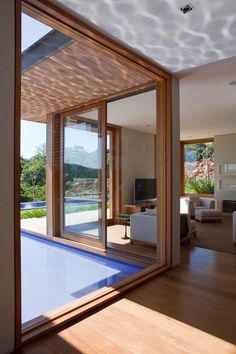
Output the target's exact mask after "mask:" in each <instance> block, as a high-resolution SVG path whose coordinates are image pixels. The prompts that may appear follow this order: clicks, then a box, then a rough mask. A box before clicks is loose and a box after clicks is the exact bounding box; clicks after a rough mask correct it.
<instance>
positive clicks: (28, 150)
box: [21, 14, 51, 158]
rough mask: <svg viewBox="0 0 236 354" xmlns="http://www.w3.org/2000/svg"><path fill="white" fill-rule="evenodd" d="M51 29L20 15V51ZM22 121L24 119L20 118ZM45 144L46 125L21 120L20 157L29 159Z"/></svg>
mask: <svg viewBox="0 0 236 354" xmlns="http://www.w3.org/2000/svg"><path fill="white" fill-rule="evenodd" d="M49 31H51V28H50V27H48V26H46V25H44V24H42V23H40V22H38V21H36V20H34V19H33V18H31V17H29V16H27V15H25V14H22V37H21V46H22V51H24V50H25V49H27V48H28V47H29V46H31V45H32V44H33V43H34V42H36V41H37V40H39V39H40V38H41V37H43V36H45V34H47V33H48V32H49ZM22 118H23V119H24V117H22ZM45 142H46V124H41V123H32V122H29V121H25V120H21V156H23V157H25V158H29V157H31V156H33V155H34V154H35V152H36V147H37V146H39V145H42V144H44V143H45Z"/></svg>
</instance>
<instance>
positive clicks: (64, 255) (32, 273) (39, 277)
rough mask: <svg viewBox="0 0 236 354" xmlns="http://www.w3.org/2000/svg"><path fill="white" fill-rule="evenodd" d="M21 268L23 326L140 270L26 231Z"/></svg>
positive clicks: (22, 239)
mask: <svg viewBox="0 0 236 354" xmlns="http://www.w3.org/2000/svg"><path fill="white" fill-rule="evenodd" d="M21 267H22V322H23V323H25V322H27V321H29V320H31V319H33V318H35V317H38V316H40V315H42V314H44V313H46V312H48V311H50V310H54V309H56V308H58V307H60V306H62V305H65V304H68V303H70V302H71V301H73V300H75V299H78V298H81V297H82V296H84V295H87V294H89V293H91V292H93V291H95V290H97V289H100V288H102V287H104V286H111V285H112V284H114V283H117V282H119V281H121V280H124V279H126V278H128V277H129V276H130V275H132V274H135V273H136V272H138V271H140V270H141V268H140V267H138V266H134V265H130V264H126V263H123V262H120V261H116V260H113V259H111V258H108V257H104V256H100V255H95V254H93V253H91V252H87V251H82V250H79V249H77V248H74V247H70V246H67V245H62V244H61V243H58V242H54V241H50V240H46V239H42V238H41V237H38V236H35V235H32V234H30V233H26V232H22V233H21Z"/></svg>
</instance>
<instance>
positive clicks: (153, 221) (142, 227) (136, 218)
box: [130, 212, 157, 245]
mask: <svg viewBox="0 0 236 354" xmlns="http://www.w3.org/2000/svg"><path fill="white" fill-rule="evenodd" d="M156 233H157V217H156V214H154V213H153V214H152V215H151V214H149V213H147V212H143V213H137V214H131V215H130V242H131V243H133V242H134V241H143V242H146V243H149V244H152V245H156V243H157V240H156Z"/></svg>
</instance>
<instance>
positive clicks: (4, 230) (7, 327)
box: [0, 0, 15, 354]
mask: <svg viewBox="0 0 236 354" xmlns="http://www.w3.org/2000/svg"><path fill="white" fill-rule="evenodd" d="M0 18H1V20H0V43H1V53H3V55H1V57H0V61H1V65H0V77H1V81H0V110H1V119H0V142H1V149H0V166H1V176H0V181H1V183H0V210H1V213H0V244H1V247H0V284H1V301H0V352H1V354H5V353H10V352H12V350H13V347H14V316H15V313H14V64H15V63H14V59H15V45H14V42H15V26H14V23H15V1H14V0H7V1H2V2H1V15H0Z"/></svg>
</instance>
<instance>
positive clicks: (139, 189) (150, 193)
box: [134, 178, 157, 202]
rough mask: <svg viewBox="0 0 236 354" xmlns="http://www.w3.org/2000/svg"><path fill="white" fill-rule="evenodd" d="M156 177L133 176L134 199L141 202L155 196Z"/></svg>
mask: <svg viewBox="0 0 236 354" xmlns="http://www.w3.org/2000/svg"><path fill="white" fill-rule="evenodd" d="M156 195H157V193H156V178H135V181H134V201H135V202H141V201H145V200H146V201H147V200H150V199H155V198H156Z"/></svg>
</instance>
